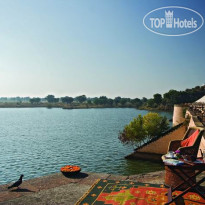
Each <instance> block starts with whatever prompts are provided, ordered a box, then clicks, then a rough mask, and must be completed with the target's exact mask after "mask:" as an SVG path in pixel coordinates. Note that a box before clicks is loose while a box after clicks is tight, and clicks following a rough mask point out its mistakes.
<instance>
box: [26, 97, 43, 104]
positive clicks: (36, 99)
mask: <svg viewBox="0 0 205 205" xmlns="http://www.w3.org/2000/svg"><path fill="white" fill-rule="evenodd" d="M29 101H30V103H31V104H38V103H40V102H41V98H31V99H30V100H29Z"/></svg>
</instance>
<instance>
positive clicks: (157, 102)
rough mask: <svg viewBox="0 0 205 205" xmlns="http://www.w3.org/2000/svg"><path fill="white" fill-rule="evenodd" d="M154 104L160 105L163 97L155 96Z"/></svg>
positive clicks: (157, 94)
mask: <svg viewBox="0 0 205 205" xmlns="http://www.w3.org/2000/svg"><path fill="white" fill-rule="evenodd" d="M153 97H154V102H155V103H156V104H157V105H159V104H161V103H162V95H161V94H159V93H156V94H154V96H153Z"/></svg>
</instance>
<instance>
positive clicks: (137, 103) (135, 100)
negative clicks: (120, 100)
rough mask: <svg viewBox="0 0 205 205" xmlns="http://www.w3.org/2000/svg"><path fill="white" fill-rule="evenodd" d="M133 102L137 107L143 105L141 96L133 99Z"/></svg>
mask: <svg viewBox="0 0 205 205" xmlns="http://www.w3.org/2000/svg"><path fill="white" fill-rule="evenodd" d="M131 103H132V104H133V105H135V106H136V107H137V108H138V107H140V106H141V105H142V101H141V100H140V99H139V98H135V99H132V100H131Z"/></svg>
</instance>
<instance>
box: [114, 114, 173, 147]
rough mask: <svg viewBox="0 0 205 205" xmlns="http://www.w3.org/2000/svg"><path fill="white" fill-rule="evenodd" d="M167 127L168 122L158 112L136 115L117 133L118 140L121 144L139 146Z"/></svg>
mask: <svg viewBox="0 0 205 205" xmlns="http://www.w3.org/2000/svg"><path fill="white" fill-rule="evenodd" d="M168 128H169V122H168V120H167V118H166V117H165V116H161V115H160V114H158V113H152V112H150V113H148V114H146V115H144V116H143V117H142V116H141V115H138V117H137V118H134V119H133V120H132V121H131V122H130V123H129V124H128V125H126V126H125V127H124V129H123V131H122V132H120V133H119V137H118V138H119V140H120V141H121V142H122V143H123V144H132V145H135V146H140V145H142V144H144V143H145V142H147V141H148V140H150V139H152V138H153V137H156V136H158V135H160V134H162V133H163V132H165V131H166V130H168Z"/></svg>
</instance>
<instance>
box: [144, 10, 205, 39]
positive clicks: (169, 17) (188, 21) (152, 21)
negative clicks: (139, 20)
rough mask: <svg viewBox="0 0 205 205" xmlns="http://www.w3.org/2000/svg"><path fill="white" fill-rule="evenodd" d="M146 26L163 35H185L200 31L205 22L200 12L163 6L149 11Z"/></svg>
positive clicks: (145, 20) (145, 18)
mask: <svg viewBox="0 0 205 205" xmlns="http://www.w3.org/2000/svg"><path fill="white" fill-rule="evenodd" d="M143 24H144V26H145V27H146V28H147V29H148V30H149V31H151V32H153V33H156V34H159V35H163V36H184V35H188V34H191V33H194V32H196V31H198V30H199V29H200V28H201V27H202V26H203V24H204V18H203V17H202V15H201V14H200V13H198V12H197V11H194V10H192V9H189V8H185V7H179V6H168V7H161V8H158V9H155V10H152V11H150V12H149V13H147V14H146V15H145V16H144V18H143Z"/></svg>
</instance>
